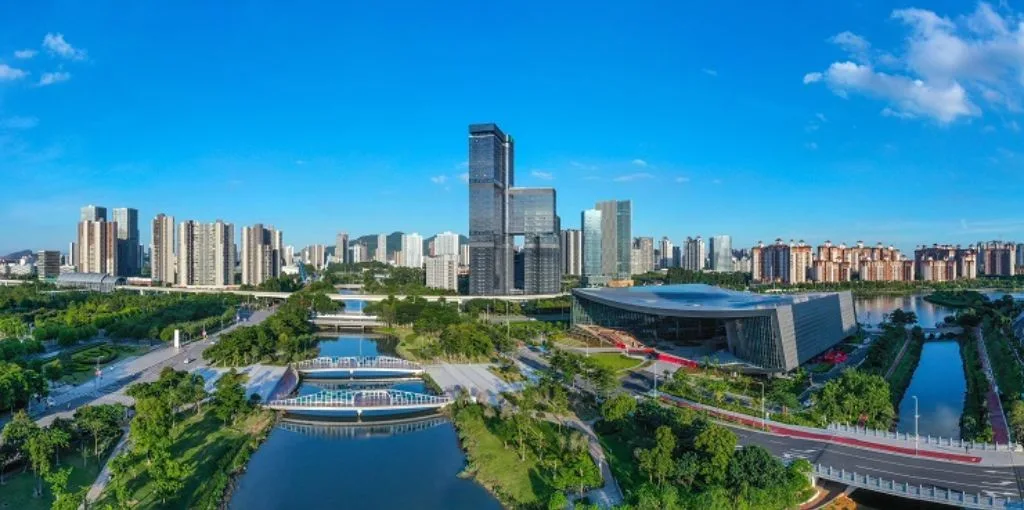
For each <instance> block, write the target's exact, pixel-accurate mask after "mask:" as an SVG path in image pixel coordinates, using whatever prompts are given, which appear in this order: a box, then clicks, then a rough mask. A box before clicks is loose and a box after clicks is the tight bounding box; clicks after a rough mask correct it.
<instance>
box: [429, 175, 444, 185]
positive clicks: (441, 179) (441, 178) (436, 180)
mask: <svg viewBox="0 0 1024 510" xmlns="http://www.w3.org/2000/svg"><path fill="white" fill-rule="evenodd" d="M446 181H448V176H447V175H435V176H433V177H431V178H430V182H432V183H434V184H444V183H445V182H446Z"/></svg>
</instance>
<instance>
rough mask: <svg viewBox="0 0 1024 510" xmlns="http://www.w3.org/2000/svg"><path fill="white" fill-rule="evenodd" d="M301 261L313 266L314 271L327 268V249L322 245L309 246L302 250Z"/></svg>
mask: <svg viewBox="0 0 1024 510" xmlns="http://www.w3.org/2000/svg"><path fill="white" fill-rule="evenodd" d="M302 260H303V262H305V263H306V264H309V265H311V266H313V269H314V270H317V271H319V270H321V269H323V268H324V267H326V266H327V247H326V246H324V245H322V244H311V245H309V246H307V247H305V248H303V249H302Z"/></svg>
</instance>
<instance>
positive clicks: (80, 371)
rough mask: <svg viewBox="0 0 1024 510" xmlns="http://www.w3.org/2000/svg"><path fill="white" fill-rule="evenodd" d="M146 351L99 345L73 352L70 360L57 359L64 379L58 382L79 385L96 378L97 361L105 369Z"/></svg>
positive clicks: (144, 347)
mask: <svg viewBox="0 0 1024 510" xmlns="http://www.w3.org/2000/svg"><path fill="white" fill-rule="evenodd" d="M148 350H149V347H146V346H139V345H114V344H101V345H95V346H92V347H89V348H88V349H84V350H81V351H78V352H75V353H74V354H72V355H71V356H70V358H65V357H64V356H60V357H59V359H60V361H61V363H62V364H64V377H61V379H60V382H63V383H66V384H73V385H79V384H82V383H85V382H88V381H91V380H92V379H93V378H94V377H96V366H97V361H99V367H100V368H106V367H108V366H110V365H112V364H114V363H117V362H119V361H121V360H123V359H125V358H129V357H132V356H138V355H140V354H143V353H145V352H146V351H148ZM50 363H52V361H51V362H50Z"/></svg>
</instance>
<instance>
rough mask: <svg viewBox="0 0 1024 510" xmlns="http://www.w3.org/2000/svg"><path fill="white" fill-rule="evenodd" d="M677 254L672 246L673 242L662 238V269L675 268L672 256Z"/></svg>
mask: <svg viewBox="0 0 1024 510" xmlns="http://www.w3.org/2000/svg"><path fill="white" fill-rule="evenodd" d="M673 253H675V249H674V247H673V246H672V240H671V239H669V238H668V237H662V238H661V261H660V264H659V265H660V267H662V268H669V267H675V265H676V264H675V260H674V259H673V258H672V254H673Z"/></svg>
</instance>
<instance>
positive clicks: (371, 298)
mask: <svg viewBox="0 0 1024 510" xmlns="http://www.w3.org/2000/svg"><path fill="white" fill-rule="evenodd" d="M117 289H118V290H128V291H135V292H139V293H142V294H145V293H157V292H165V293H166V292H180V293H186V294H204V293H205V294H217V293H228V294H235V295H239V296H252V297H254V298H256V299H272V300H280V301H283V300H285V299H288V298H289V297H290V296H291V295H292V293H291V292H270V291H264V290H238V289H232V288H224V287H221V288H218V287H145V286H136V285H121V286H118V287H117ZM567 295H568V294H565V293H560V294H522V295H513V296H417V297H419V298H423V299H424V300H426V301H441V300H444V301H448V302H450V303H459V304H462V303H465V302H466V301H470V300H473V299H495V300H499V301H513V302H519V301H532V300H535V299H552V298H557V297H562V296H567ZM327 297H329V298H330V299H331V300H332V301H367V302H372V303H376V302H379V301H384V300H386V299H388V298H389V297H391V296H386V295H383V294H328V295H327ZM406 297H407V296H404V295H396V296H394V298H395V299H405V298H406Z"/></svg>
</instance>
